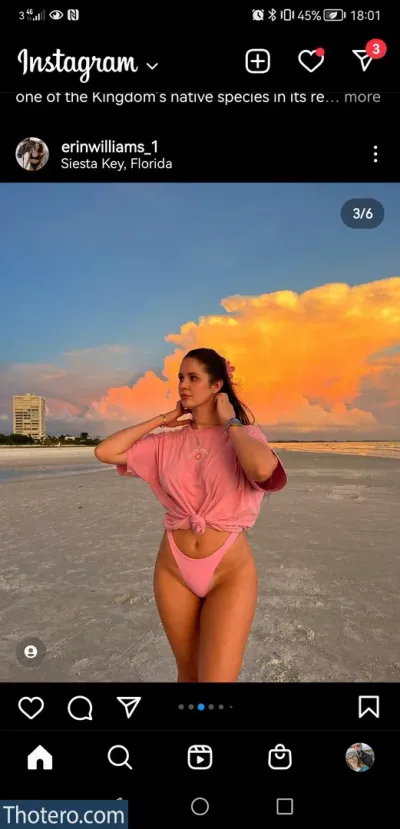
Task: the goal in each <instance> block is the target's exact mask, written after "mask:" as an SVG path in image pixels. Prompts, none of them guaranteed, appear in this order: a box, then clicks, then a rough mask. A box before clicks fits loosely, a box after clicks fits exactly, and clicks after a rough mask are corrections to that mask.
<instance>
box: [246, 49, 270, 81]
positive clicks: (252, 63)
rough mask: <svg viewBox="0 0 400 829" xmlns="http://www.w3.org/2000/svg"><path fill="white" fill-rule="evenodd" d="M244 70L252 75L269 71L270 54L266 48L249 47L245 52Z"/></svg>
mask: <svg viewBox="0 0 400 829" xmlns="http://www.w3.org/2000/svg"><path fill="white" fill-rule="evenodd" d="M245 65H246V71H247V72H250V73H251V74H252V75H264V74H265V73H266V72H269V68H270V65H271V55H270V53H269V52H268V50H267V49H249V50H248V51H247V52H246V61H245Z"/></svg>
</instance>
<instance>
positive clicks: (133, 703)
mask: <svg viewBox="0 0 400 829" xmlns="http://www.w3.org/2000/svg"><path fill="white" fill-rule="evenodd" d="M141 699H142V697H117V700H118V702H120V703H121V705H123V706H124V708H125V714H126V716H127V719H128V720H129V719H130V718H131V716H132V714H133V712H134V711H136V708H137V707H138V705H139V702H140V700H141Z"/></svg>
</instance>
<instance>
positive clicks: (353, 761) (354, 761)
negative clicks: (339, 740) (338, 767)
mask: <svg viewBox="0 0 400 829" xmlns="http://www.w3.org/2000/svg"><path fill="white" fill-rule="evenodd" d="M347 762H348V764H349V766H350V768H351V769H358V765H359V764H358V757H354V755H353V756H352V757H348V758H347Z"/></svg>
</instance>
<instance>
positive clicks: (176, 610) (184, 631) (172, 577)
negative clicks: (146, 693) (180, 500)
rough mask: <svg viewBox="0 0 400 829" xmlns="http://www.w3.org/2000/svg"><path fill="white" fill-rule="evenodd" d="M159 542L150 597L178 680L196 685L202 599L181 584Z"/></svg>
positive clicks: (166, 552)
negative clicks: (174, 662) (173, 659)
mask: <svg viewBox="0 0 400 829" xmlns="http://www.w3.org/2000/svg"><path fill="white" fill-rule="evenodd" d="M177 570H178V568H177V566H176V564H175V561H174V559H173V557H172V555H171V553H170V552H169V547H168V541H165V540H163V542H162V544H161V547H160V550H159V553H158V556H157V560H156V565H155V569H154V579H153V585H154V597H155V600H156V605H157V609H158V612H159V614H160V619H161V622H162V625H163V628H164V630H165V633H166V636H167V639H168V641H169V644H170V646H171V649H172V651H173V654H174V656H175V659H176V664H177V668H178V680H179V681H182V682H197V665H198V647H199V618H200V609H201V605H202V600H201V599H200V598H199V597H198V596H196V595H195V594H194V593H192V591H191V590H189V588H188V587H186V585H185V584H184V583H183V581H182V580H181V578H180V577H179V573H178V572H177Z"/></svg>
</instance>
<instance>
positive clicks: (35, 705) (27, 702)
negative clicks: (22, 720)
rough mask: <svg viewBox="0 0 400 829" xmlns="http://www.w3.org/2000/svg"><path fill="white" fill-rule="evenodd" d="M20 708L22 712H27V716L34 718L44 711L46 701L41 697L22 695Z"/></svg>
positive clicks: (19, 703)
mask: <svg viewBox="0 0 400 829" xmlns="http://www.w3.org/2000/svg"><path fill="white" fill-rule="evenodd" d="M18 708H19V710H20V711H21V713H22V714H25V717H28V718H29V719H30V720H33V719H34V718H35V717H37V715H38V714H40V713H41V711H43V708H44V702H43V700H42V699H41V698H40V697H21V699H20V700H19V702H18Z"/></svg>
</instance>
